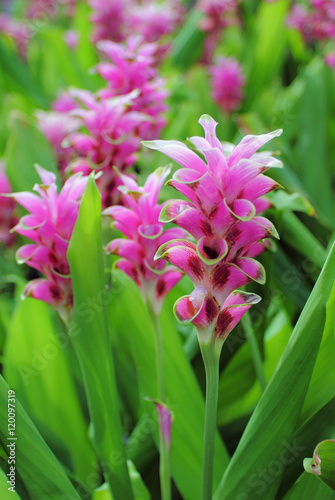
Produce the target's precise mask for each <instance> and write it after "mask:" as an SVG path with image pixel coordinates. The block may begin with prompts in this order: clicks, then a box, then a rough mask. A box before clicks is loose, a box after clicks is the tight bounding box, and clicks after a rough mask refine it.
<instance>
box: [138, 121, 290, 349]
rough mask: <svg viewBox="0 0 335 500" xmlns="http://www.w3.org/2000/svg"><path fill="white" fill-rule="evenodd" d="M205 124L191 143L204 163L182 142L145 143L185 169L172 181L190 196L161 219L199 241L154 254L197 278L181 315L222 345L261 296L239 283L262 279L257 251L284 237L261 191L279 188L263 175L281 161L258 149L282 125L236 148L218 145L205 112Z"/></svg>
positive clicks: (179, 305) (180, 304)
mask: <svg viewBox="0 0 335 500" xmlns="http://www.w3.org/2000/svg"><path fill="white" fill-rule="evenodd" d="M199 122H200V124H201V125H202V127H203V128H204V131H205V138H202V137H192V138H191V139H190V142H191V143H192V144H193V146H195V148H196V149H197V150H198V151H199V152H200V153H201V154H202V155H203V156H204V158H205V161H204V160H202V159H201V158H200V157H199V156H198V155H197V154H196V153H195V152H194V151H192V150H191V149H189V148H188V147H187V146H185V145H184V144H183V143H181V142H178V141H152V142H146V143H145V145H146V146H148V147H149V148H151V149H156V150H158V151H160V152H162V153H164V154H165V155H167V156H169V157H170V158H172V159H173V160H175V161H176V162H177V163H179V164H180V165H181V166H182V167H184V168H183V169H181V170H178V171H177V172H176V173H175V174H174V175H173V179H172V180H170V181H169V182H168V184H169V185H171V186H173V187H174V188H175V189H176V190H177V191H179V192H180V193H181V194H182V195H184V196H186V198H188V200H189V201H186V200H181V199H178V200H172V201H170V202H169V203H167V204H166V205H164V207H163V210H162V212H161V215H160V219H159V220H160V221H161V222H165V223H167V222H173V223H174V224H177V225H178V226H179V227H180V228H182V229H184V230H186V231H188V232H189V233H190V234H191V235H192V236H193V237H194V238H195V240H196V243H193V241H190V240H189V239H184V238H182V239H176V240H174V241H168V242H166V243H165V244H164V245H162V246H161V247H160V249H159V250H158V252H157V254H156V259H159V258H163V259H165V260H167V261H168V262H170V263H171V264H173V265H175V266H176V267H178V268H179V269H180V270H182V271H183V272H185V273H186V274H187V275H188V276H189V277H190V278H191V280H192V282H193V284H194V287H195V289H194V291H193V292H192V293H191V294H190V295H188V296H185V297H182V298H180V299H179V300H178V301H177V302H176V304H175V314H176V316H177V318H178V319H179V321H181V322H182V323H189V322H192V323H193V324H194V325H195V326H196V328H197V330H198V334H199V339H200V341H201V342H205V343H207V342H209V340H210V339H214V341H218V345H219V346H221V345H222V344H223V341H224V339H225V338H226V337H227V335H228V334H229V332H230V331H231V330H232V328H233V327H234V326H235V325H236V324H237V323H238V321H239V320H240V318H241V317H242V316H243V314H244V313H245V312H246V311H247V310H248V309H249V308H250V307H251V305H252V304H255V303H257V302H258V301H259V300H260V298H259V297H258V296H257V295H254V294H249V293H246V292H243V291H239V290H237V288H239V287H241V286H243V285H245V284H247V283H248V282H249V281H251V280H254V281H256V282H258V283H264V281H265V272H264V268H263V267H262V265H261V264H260V263H259V262H257V261H256V260H255V259H254V257H255V256H257V255H258V254H259V253H261V252H262V251H263V250H264V248H265V247H266V246H267V245H268V238H269V237H271V236H274V237H278V235H277V232H276V230H275V228H274V226H273V224H272V223H271V222H270V221H269V220H267V219H266V218H264V217H262V216H260V215H259V213H260V212H262V211H263V210H264V209H266V208H268V206H269V202H268V201H267V200H266V199H265V198H263V196H264V195H265V194H266V193H268V192H269V191H271V190H273V189H275V188H276V187H277V186H278V185H277V183H276V182H275V181H273V180H272V179H271V178H269V177H267V176H265V175H263V173H264V172H265V171H266V170H268V169H269V168H270V167H279V166H281V162H280V161H279V160H277V159H275V158H273V157H272V155H271V154H270V153H269V152H261V153H257V150H258V149H259V148H260V147H261V146H263V145H264V144H265V143H266V142H268V141H269V140H271V139H272V138H274V137H277V136H279V135H280V134H281V130H277V131H275V132H272V133H269V134H265V135H259V136H252V135H248V136H246V137H244V139H242V141H241V142H240V143H239V144H238V145H237V146H236V147H234V146H233V145H231V144H224V145H222V144H221V143H220V141H219V140H218V139H217V137H216V133H215V128H216V125H217V124H216V122H215V121H214V120H213V119H212V118H211V117H209V116H208V115H203V116H202V117H201V118H200V121H199Z"/></svg>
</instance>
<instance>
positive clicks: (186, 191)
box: [166, 179, 198, 206]
mask: <svg viewBox="0 0 335 500" xmlns="http://www.w3.org/2000/svg"><path fill="white" fill-rule="evenodd" d="M166 185H167V186H172V187H173V188H174V189H176V190H177V191H179V193H181V194H183V195H184V196H185V197H186V198H188V199H189V200H190V201H191V202H192V203H193V204H194V205H195V206H197V205H198V201H197V197H196V195H195V193H194V192H193V190H192V188H190V187H189V186H188V185H187V184H182V183H180V182H178V181H176V180H175V179H170V180H169V181H167V183H166Z"/></svg>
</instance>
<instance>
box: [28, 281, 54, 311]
mask: <svg viewBox="0 0 335 500" xmlns="http://www.w3.org/2000/svg"><path fill="white" fill-rule="evenodd" d="M23 297H24V298H25V297H32V298H34V299H37V300H42V301H43V302H47V303H48V304H51V305H53V306H54V307H57V306H59V305H60V304H62V302H64V296H63V292H62V290H61V288H60V287H59V286H58V285H57V284H56V283H54V282H52V281H48V280H45V279H37V280H33V281H30V283H28V285H27V286H26V288H25V289H24V292H23Z"/></svg>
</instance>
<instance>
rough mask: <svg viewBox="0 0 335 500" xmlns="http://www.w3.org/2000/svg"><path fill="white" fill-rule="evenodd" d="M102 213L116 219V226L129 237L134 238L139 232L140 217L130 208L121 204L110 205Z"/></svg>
mask: <svg viewBox="0 0 335 500" xmlns="http://www.w3.org/2000/svg"><path fill="white" fill-rule="evenodd" d="M102 214H103V215H109V216H111V217H112V218H113V219H114V221H115V222H114V226H115V227H116V229H118V230H119V231H121V233H123V234H124V235H125V236H127V238H132V237H133V235H135V234H136V233H137V228H138V226H139V217H138V215H137V214H136V213H134V212H133V211H132V210H130V209H129V208H126V207H121V206H113V207H108V208H106V210H104V211H103V212H102Z"/></svg>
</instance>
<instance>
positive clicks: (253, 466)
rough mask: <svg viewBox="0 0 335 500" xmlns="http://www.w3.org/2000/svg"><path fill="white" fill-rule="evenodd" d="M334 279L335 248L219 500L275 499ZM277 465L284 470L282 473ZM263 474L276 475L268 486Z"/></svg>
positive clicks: (253, 419) (226, 479)
mask: <svg viewBox="0 0 335 500" xmlns="http://www.w3.org/2000/svg"><path fill="white" fill-rule="evenodd" d="M334 274H335V247H333V248H332V250H331V252H330V254H329V256H328V259H327V261H326V263H325V265H324V268H323V271H322V273H321V275H320V277H319V279H318V281H317V283H316V285H315V287H314V289H313V291H312V293H311V295H310V297H309V299H308V301H307V304H306V305H305V308H304V310H303V312H302V314H301V316H300V318H299V320H298V322H297V324H296V326H295V328H294V332H293V334H292V337H291V339H290V342H289V343H288V345H287V347H286V349H285V351H284V353H283V356H282V358H281V360H280V363H279V365H278V367H277V369H276V371H275V373H274V375H273V377H272V378H271V380H270V382H269V384H268V386H267V389H266V391H265V392H264V394H263V396H262V398H261V400H260V402H259V404H258V405H257V407H256V409H255V411H254V413H253V415H252V417H251V419H250V421H249V423H248V425H247V428H246V430H245V432H244V434H243V436H242V438H241V441H240V443H239V445H238V447H237V449H236V451H235V454H234V456H233V458H232V460H231V462H230V464H229V467H228V469H227V471H226V473H225V474H224V476H223V478H222V481H221V483H220V486H219V488H218V489H217V491H216V493H215V497H214V498H215V500H225V499H231V498H237V497H238V496H239V495H242V494H244V495H246V496H247V495H249V496H250V497H251V498H258V496H259V495H260V494H262V493H263V492H264V491H265V488H266V491H267V499H268V500H270V499H272V498H274V496H275V494H276V491H277V488H278V482H279V478H280V474H281V473H282V472H283V467H284V465H283V463H282V462H283V460H284V456H285V453H289V450H287V448H286V447H285V446H286V443H287V440H289V439H290V438H291V436H292V434H293V432H294V428H295V426H296V424H297V420H298V418H299V414H300V411H301V407H302V404H303V401H304V399H305V396H306V392H307V389H308V385H309V382H310V378H311V375H312V371H313V367H314V364H315V361H316V357H317V353H318V350H319V346H320V342H321V338H322V333H323V329H324V325H325V319H326V305H327V302H328V299H329V295H330V292H331V289H332V286H333V278H334ZM274 429H275V430H276V431H275V432H274ZM273 464H275V465H273ZM277 464H279V467H281V472H279V473H278V466H277ZM264 470H265V471H268V472H269V474H270V477H271V475H272V481H271V482H270V484H267V483H266V480H265V479H262V473H264ZM271 471H272V472H271ZM274 471H276V472H274Z"/></svg>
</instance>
